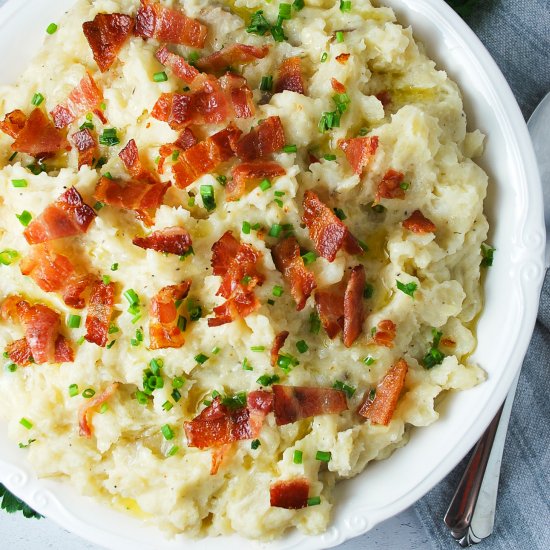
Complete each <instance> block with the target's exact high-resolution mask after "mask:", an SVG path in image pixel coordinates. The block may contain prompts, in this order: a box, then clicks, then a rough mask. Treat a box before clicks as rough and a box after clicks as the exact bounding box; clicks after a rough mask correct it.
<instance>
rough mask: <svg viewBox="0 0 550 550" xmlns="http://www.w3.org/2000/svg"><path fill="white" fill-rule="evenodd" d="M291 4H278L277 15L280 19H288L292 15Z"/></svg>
mask: <svg viewBox="0 0 550 550" xmlns="http://www.w3.org/2000/svg"><path fill="white" fill-rule="evenodd" d="M291 10H292V5H291V4H279V17H280V18H281V19H290V18H291V17H292V13H291Z"/></svg>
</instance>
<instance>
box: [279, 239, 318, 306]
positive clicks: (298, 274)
mask: <svg viewBox="0 0 550 550" xmlns="http://www.w3.org/2000/svg"><path fill="white" fill-rule="evenodd" d="M271 256H272V257H273V262H274V263H275V267H276V268H277V269H278V270H279V271H280V272H281V273H282V274H283V277H284V279H285V281H286V282H287V283H288V284H289V285H290V293H291V294H292V297H293V298H294V301H295V302H296V310H297V311H300V310H302V309H304V306H305V305H306V301H307V299H308V298H309V297H310V295H311V293H312V292H313V290H314V289H315V288H316V286H317V284H316V283H315V277H314V276H313V273H311V271H309V270H308V269H306V267H305V264H304V260H303V258H302V256H301V255H300V246H299V244H298V241H297V240H296V238H295V237H288V238H286V239H283V240H282V241H279V242H278V243H277V244H276V245H275V246H274V247H273V248H272V249H271Z"/></svg>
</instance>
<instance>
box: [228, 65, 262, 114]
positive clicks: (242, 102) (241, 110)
mask: <svg viewBox="0 0 550 550" xmlns="http://www.w3.org/2000/svg"><path fill="white" fill-rule="evenodd" d="M219 82H220V85H221V87H222V90H223V91H224V93H225V95H226V97H227V100H228V102H229V103H230V105H231V106H232V108H233V112H234V114H235V117H236V118H250V117H253V116H254V112H255V108H254V98H253V97H252V90H251V89H250V88H249V87H248V84H247V82H246V79H245V78H243V77H242V76H239V75H236V74H233V73H227V74H225V75H224V76H222V77H220V80H219Z"/></svg>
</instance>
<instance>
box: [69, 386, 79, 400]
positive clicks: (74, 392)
mask: <svg viewBox="0 0 550 550" xmlns="http://www.w3.org/2000/svg"><path fill="white" fill-rule="evenodd" d="M77 395H78V384H71V385H70V386H69V397H76V396H77Z"/></svg>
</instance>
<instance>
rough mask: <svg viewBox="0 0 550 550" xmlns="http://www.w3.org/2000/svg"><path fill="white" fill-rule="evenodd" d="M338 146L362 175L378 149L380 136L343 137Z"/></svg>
mask: <svg viewBox="0 0 550 550" xmlns="http://www.w3.org/2000/svg"><path fill="white" fill-rule="evenodd" d="M338 146H339V147H340V149H342V151H344V153H345V155H346V158H347V159H348V162H349V163H350V165H351V168H352V169H353V171H354V172H355V173H356V174H358V175H361V173H362V172H363V169H364V168H365V167H366V166H368V164H369V162H370V160H371V158H372V157H373V155H374V154H375V153H376V150H377V149H378V136H373V137H357V138H350V139H342V140H340V141H339V142H338Z"/></svg>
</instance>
